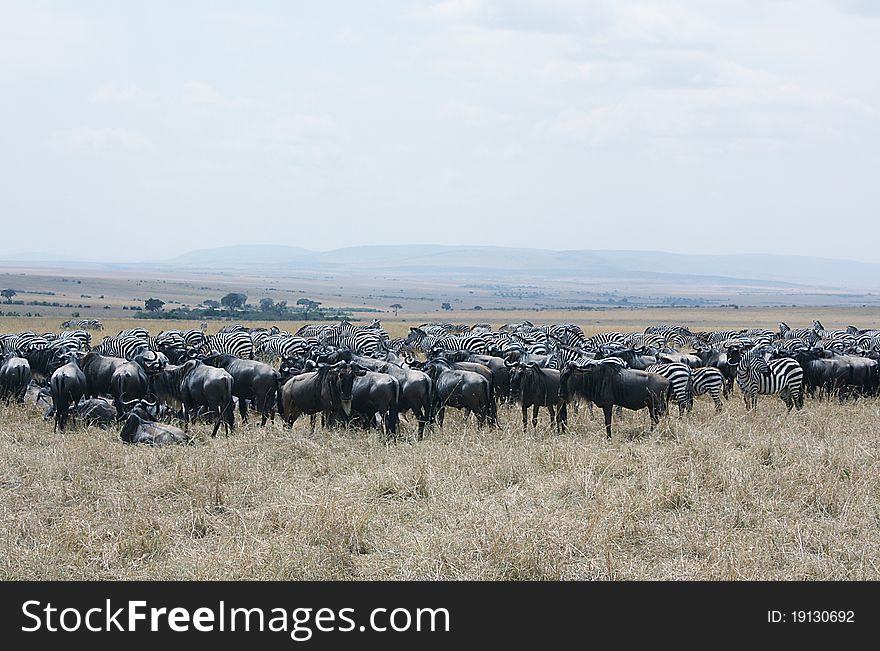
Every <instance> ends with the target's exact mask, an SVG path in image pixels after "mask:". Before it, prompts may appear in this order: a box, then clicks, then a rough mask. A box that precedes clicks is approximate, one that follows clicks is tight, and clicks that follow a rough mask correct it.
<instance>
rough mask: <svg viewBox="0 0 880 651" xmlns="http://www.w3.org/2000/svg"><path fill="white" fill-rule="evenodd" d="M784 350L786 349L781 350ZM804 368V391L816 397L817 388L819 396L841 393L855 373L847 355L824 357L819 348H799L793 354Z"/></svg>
mask: <svg viewBox="0 0 880 651" xmlns="http://www.w3.org/2000/svg"><path fill="white" fill-rule="evenodd" d="M780 352H783V354H784V351H780ZM791 356H792V357H794V359H795V360H796V361H797V363H798V364H800V365H801V368H802V369H804V391H805V392H806V393H808V394H809V395H810V397H815V395H816V389H818V390H819V398H820V399H821V398H823V397H824V396H828V397H831V396H833V395H840V394H841V391H842V390H843V388H844V387H846V386H847V385H848V384H849V382H850V379H851V377H852V374H853V367H852V365H851V364H850V363H849V362H848V361H846V360H847V358H846V357H837V356H835V357H830V358H825V357H822V356H821V354H820V351H818V350H817V349H810V350H799V351H797V352H794V353H792V355H791Z"/></svg>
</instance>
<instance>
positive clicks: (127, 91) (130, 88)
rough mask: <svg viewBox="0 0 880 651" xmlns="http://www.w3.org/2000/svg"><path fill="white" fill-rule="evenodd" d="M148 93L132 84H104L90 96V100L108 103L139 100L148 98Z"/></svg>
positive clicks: (124, 102)
mask: <svg viewBox="0 0 880 651" xmlns="http://www.w3.org/2000/svg"><path fill="white" fill-rule="evenodd" d="M148 97H149V96H148V95H147V93H146V92H144V90H143V89H141V88H139V87H138V86H136V85H134V84H127V85H125V86H116V85H114V84H104V85H103V86H101V87H100V88H99V89H98V90H97V91H95V94H94V95H93V96H92V101H93V102H96V103H98V104H108V103H115V102H119V103H123V104H126V103H129V102H141V101H144V100H146V99H148Z"/></svg>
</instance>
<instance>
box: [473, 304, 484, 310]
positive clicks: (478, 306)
mask: <svg viewBox="0 0 880 651" xmlns="http://www.w3.org/2000/svg"><path fill="white" fill-rule="evenodd" d="M474 309H475V310H482V309H483V306H482V305H474Z"/></svg>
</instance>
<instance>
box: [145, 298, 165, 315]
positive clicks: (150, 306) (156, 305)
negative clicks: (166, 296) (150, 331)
mask: <svg viewBox="0 0 880 651" xmlns="http://www.w3.org/2000/svg"><path fill="white" fill-rule="evenodd" d="M163 305H165V301H160V300H159V299H158V298H148V299H147V300H145V301H144V309H146V310H147V312H158V311H159V310H161V309H162V306H163Z"/></svg>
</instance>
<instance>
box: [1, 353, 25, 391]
mask: <svg viewBox="0 0 880 651" xmlns="http://www.w3.org/2000/svg"><path fill="white" fill-rule="evenodd" d="M30 382H31V365H30V364H29V363H28V361H27V360H26V359H25V358H24V357H19V356H18V355H17V354H16V353H15V352H10V353H7V354H6V355H5V356H4V357H3V359H2V361H0V399H4V398H5V399H6V402H9V401H10V400H13V399H14V400H15V401H16V402H21V401H22V400H24V393H25V391H27V388H28V385H29V384H30Z"/></svg>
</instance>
